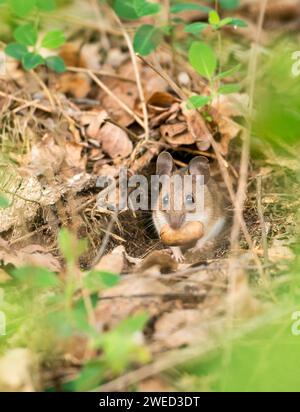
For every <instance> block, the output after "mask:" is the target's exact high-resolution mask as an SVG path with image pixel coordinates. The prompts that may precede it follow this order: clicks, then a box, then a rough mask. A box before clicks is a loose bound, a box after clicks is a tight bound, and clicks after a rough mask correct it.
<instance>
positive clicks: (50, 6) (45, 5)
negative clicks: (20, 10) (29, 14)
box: [36, 0, 56, 12]
mask: <svg viewBox="0 0 300 412" xmlns="http://www.w3.org/2000/svg"><path fill="white" fill-rule="evenodd" d="M36 6H37V8H39V9H40V10H42V11H46V12H47V11H53V10H55V8H56V2H55V0H36Z"/></svg>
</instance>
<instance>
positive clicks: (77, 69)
mask: <svg viewBox="0 0 300 412" xmlns="http://www.w3.org/2000/svg"><path fill="white" fill-rule="evenodd" d="M67 69H68V70H69V71H70V72H75V73H87V74H88V72H89V71H90V72H92V73H94V74H96V75H98V76H103V77H111V78H112V79H118V80H122V81H123V82H128V83H133V84H135V83H136V81H135V80H133V79H129V78H128V77H124V76H121V75H119V74H116V73H110V72H108V71H106V70H91V69H86V68H84V67H73V66H68V67H67Z"/></svg>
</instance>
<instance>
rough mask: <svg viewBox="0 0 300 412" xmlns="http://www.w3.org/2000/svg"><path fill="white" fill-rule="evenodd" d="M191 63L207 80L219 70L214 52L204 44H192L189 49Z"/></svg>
mask: <svg viewBox="0 0 300 412" xmlns="http://www.w3.org/2000/svg"><path fill="white" fill-rule="evenodd" d="M189 62H190V63H191V65H192V66H193V68H194V69H195V70H196V71H197V73H199V74H200V75H201V76H203V77H205V78H206V79H210V78H211V77H212V75H213V74H214V72H215V70H216V68H217V58H216V55H215V53H214V51H213V50H212V48H211V47H209V46H208V45H207V44H205V43H203V42H194V43H192V45H191V47H190V49H189Z"/></svg>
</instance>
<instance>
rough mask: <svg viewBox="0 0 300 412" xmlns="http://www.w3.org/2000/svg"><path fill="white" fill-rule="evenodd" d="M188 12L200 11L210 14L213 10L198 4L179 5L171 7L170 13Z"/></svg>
mask: <svg viewBox="0 0 300 412" xmlns="http://www.w3.org/2000/svg"><path fill="white" fill-rule="evenodd" d="M187 10H198V11H203V12H204V13H209V12H210V11H211V10H212V9H211V7H207V6H202V5H201V4H197V3H177V4H174V5H173V6H171V8H170V11H171V13H174V14H175V13H181V12H182V11H187Z"/></svg>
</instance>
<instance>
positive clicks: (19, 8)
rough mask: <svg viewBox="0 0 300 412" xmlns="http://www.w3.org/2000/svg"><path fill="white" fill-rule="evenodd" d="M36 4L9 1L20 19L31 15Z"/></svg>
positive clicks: (22, 0) (32, 1)
mask: <svg viewBox="0 0 300 412" xmlns="http://www.w3.org/2000/svg"><path fill="white" fill-rule="evenodd" d="M35 2H36V0H9V3H10V6H11V8H12V10H13V11H14V13H16V14H17V15H18V16H20V17H24V16H26V15H27V14H29V13H30V12H31V10H32V9H33V8H34V6H35Z"/></svg>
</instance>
